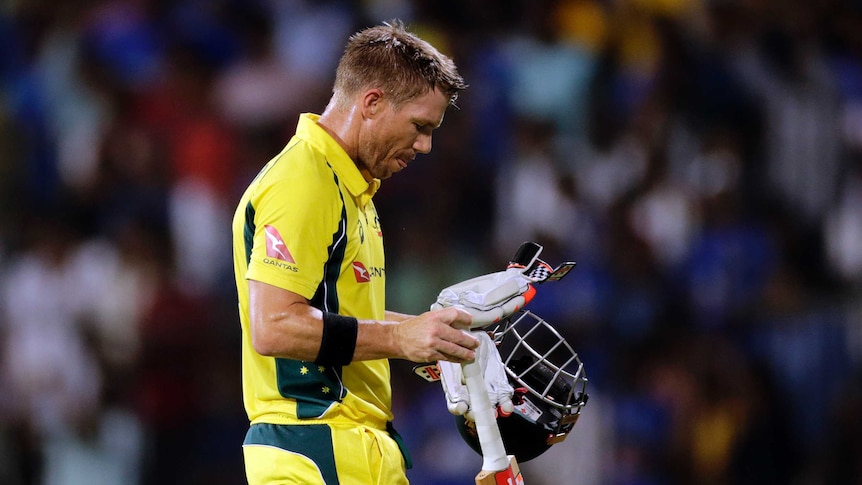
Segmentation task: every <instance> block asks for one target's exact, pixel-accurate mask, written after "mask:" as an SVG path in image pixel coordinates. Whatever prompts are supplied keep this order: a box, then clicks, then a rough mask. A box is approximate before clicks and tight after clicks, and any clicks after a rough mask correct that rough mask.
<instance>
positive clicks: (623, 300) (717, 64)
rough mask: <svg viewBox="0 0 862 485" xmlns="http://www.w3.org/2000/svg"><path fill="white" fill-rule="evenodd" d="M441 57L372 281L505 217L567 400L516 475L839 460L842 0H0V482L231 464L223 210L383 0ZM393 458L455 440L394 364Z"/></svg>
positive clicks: (846, 34)
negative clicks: (441, 101)
mask: <svg viewBox="0 0 862 485" xmlns="http://www.w3.org/2000/svg"><path fill="white" fill-rule="evenodd" d="M396 17H397V18H401V19H403V20H404V21H405V22H406V23H407V24H408V25H410V26H411V28H412V29H413V30H414V31H415V32H417V33H418V34H420V35H421V36H423V37H424V38H426V39H428V40H429V41H431V42H432V43H433V44H435V45H436V46H438V47H439V48H440V49H441V50H442V51H444V52H445V53H447V54H449V55H451V56H452V57H453V58H454V59H455V61H456V63H457V64H458V65H459V68H460V70H461V73H462V74H463V76H464V77H465V79H466V80H467V82H468V83H469V84H470V85H471V87H470V88H469V89H468V90H467V91H465V92H464V93H463V95H462V96H461V98H460V99H459V101H458V104H459V108H458V109H453V110H450V111H449V112H448V113H447V116H446V120H445V122H444V124H443V126H442V127H441V128H440V129H439V130H438V131H437V132H435V137H434V148H433V151H432V152H431V154H429V155H427V156H424V157H420V158H419V159H417V163H414V164H411V166H410V168H409V169H408V170H406V171H404V172H403V173H401V174H398V175H397V176H395V177H394V178H393V179H391V180H388V181H386V182H385V183H384V184H383V187H382V189H381V190H380V192H379V193H378V195H377V196H376V197H375V201H376V204H377V207H378V211H379V213H380V215H381V221H382V224H383V229H384V234H385V238H386V245H387V256H388V257H387V260H388V268H387V276H388V280H389V281H388V293H387V299H388V304H387V306H388V307H389V308H391V309H393V310H398V311H403V312H412V313H418V312H422V311H424V310H426V309H427V307H428V305H429V304H430V302H431V301H432V300H433V299H434V298H435V296H436V294H437V292H438V291H439V290H440V289H441V288H443V287H445V286H447V285H449V284H452V283H454V282H457V281H459V280H461V279H464V278H467V277H472V276H476V275H478V274H483V273H487V272H491V271H496V270H499V269H501V268H502V266H503V265H504V264H505V263H506V262H507V261H508V259H509V258H510V257H511V256H512V255H513V253H514V251H515V250H516V249H517V247H518V246H519V245H520V243H521V242H522V241H527V240H532V241H536V242H538V243H540V244H542V245H543V246H544V252H543V253H542V257H543V259H545V260H547V261H549V262H550V263H552V264H554V263H557V262H561V261H563V260H574V261H576V262H577V263H578V264H577V267H576V269H575V270H574V271H573V272H572V273H571V274H570V275H569V276H568V277H567V278H566V279H565V280H563V281H560V282H559V283H555V284H548V285H543V286H542V287H541V288H540V292H539V294H538V296H537V297H536V299H535V300H534V302H533V303H532V304H531V309H532V310H533V311H534V312H535V313H537V314H539V315H541V316H542V317H544V318H545V319H547V320H548V321H549V322H551V323H553V324H554V325H555V326H556V327H557V328H558V329H559V330H560V331H561V332H562V333H563V334H564V335H566V337H567V338H568V340H569V342H570V343H571V344H572V345H573V346H574V347H575V348H576V349H577V350H578V351H579V353H580V356H581V358H582V360H583V361H584V363H585V366H586V371H587V374H588V376H589V378H590V388H589V391H590V401H589V404H588V405H587V406H586V408H585V409H584V413H583V416H582V418H581V419H580V421H579V423H578V425H577V426H576V428H575V430H574V431H573V433H572V434H571V435H570V436H569V438H568V439H567V440H566V441H565V442H563V443H562V444H559V445H556V446H554V447H553V448H552V449H551V450H550V451H548V452H547V453H546V454H544V455H542V456H540V457H539V458H536V459H535V460H533V461H531V462H528V463H524V464H522V470H523V471H524V475H525V478H526V479H527V480H526V481H527V483H530V484H531V485H540V484H547V485H556V484H578V485H664V484H668V485H671V484H673V485H676V484H680V485H684V484H698V485H723V484H749V483H752V484H753V483H757V484H773V483H774V484H805V485H808V484H811V485H820V484H823V485H826V484H858V483H862V414H860V410H862V2H860V1H858V0H843V1H841V0H822V1H818V2H808V1H804V0H536V1H530V0H505V1H492V0H463V1H456V0H434V1H431V0H364V1H352V2H351V1H337V0H79V1H75V2H49V1H47V0H7V1H4V2H3V3H2V6H0V46H2V47H0V483H3V484H6V485H30V484H39V485H42V484H44V485H48V484H52V485H53V484H57V485H66V484H68V485H73V484H74V485H77V484H88V485H93V484H111V485H113V484H123V485H150V484H160V485H170V484H184V485H194V484H204V483H206V484H209V485H218V484H235V483H242V481H243V471H242V459H241V452H240V444H241V441H242V438H243V435H244V432H245V430H246V426H247V423H246V419H245V415H244V413H243V410H242V404H241V396H240V373H239V371H240V362H239V335H240V332H239V323H238V319H237V315H236V299H235V294H234V291H235V290H234V288H233V284H234V283H233V277H232V267H231V255H230V225H229V221H230V218H231V216H232V213H233V210H234V207H235V204H236V202H237V201H238V199H239V196H240V193H241V191H242V190H243V189H244V188H245V186H246V184H247V183H248V182H249V181H250V180H251V178H252V177H253V176H254V174H255V173H256V172H257V171H258V170H259V169H260V167H262V166H263V164H264V163H266V162H267V161H268V160H269V159H270V158H271V157H272V156H273V155H275V154H276V153H277V152H278V151H279V150H280V149H281V147H282V146H283V145H284V143H286V141H287V139H288V138H289V136H290V135H291V134H292V131H293V128H294V127H295V124H296V120H297V117H298V115H299V113H302V112H307V111H311V112H317V113H319V112H320V111H321V110H322V109H323V107H324V106H325V104H326V102H327V100H328V98H329V94H330V89H331V85H332V81H333V77H334V67H335V65H336V63H337V60H338V57H339V56H340V54H341V49H342V47H343V45H344V42H345V40H346V38H347V36H348V35H350V34H351V33H352V32H354V31H356V30H358V29H359V28H362V27H365V26H368V25H372V24H376V23H379V22H380V21H383V20H387V19H390V18H396ZM393 381H394V384H393V386H394V394H395V396H394V399H395V406H396V413H397V414H396V422H395V425H396V427H397V428H399V431H401V433H402V435H404V438H405V440H406V441H407V444H408V446H409V448H410V449H411V450H412V454H413V458H414V462H415V467H414V468H413V469H412V470H410V471H409V472H408V476H409V477H410V479H411V481H412V483H414V484H415V485H443V484H453V483H472V477H473V476H474V475H475V473H476V472H477V470H478V468H479V466H480V465H481V459H480V458H479V457H478V456H477V455H475V454H473V452H472V451H470V450H469V449H468V448H467V447H466V444H464V443H463V441H462V440H461V438H460V437H459V436H458V434H457V432H456V429H455V426H454V421H453V420H452V418H451V416H450V415H448V413H447V411H446V406H445V404H444V401H443V395H442V392H441V390H440V389H439V386H437V385H434V384H428V383H425V382H424V381H422V380H420V379H419V378H418V377H416V376H414V375H412V372H411V365H410V364H409V363H406V362H400V361H394V362H393Z"/></svg>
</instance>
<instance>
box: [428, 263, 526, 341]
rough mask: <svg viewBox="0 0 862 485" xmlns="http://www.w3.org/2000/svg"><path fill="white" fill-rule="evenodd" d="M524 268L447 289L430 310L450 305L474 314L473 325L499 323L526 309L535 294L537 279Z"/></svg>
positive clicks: (484, 325)
mask: <svg viewBox="0 0 862 485" xmlns="http://www.w3.org/2000/svg"><path fill="white" fill-rule="evenodd" d="M524 271H525V269H524V268H522V267H511V268H509V269H507V270H506V271H498V272H496V273H491V274H486V275H482V276H477V277H475V278H471V279H469V280H466V281H462V282H460V283H457V284H454V285H452V286H449V287H447V288H444V289H443V291H441V292H440V294H439V295H438V296H437V301H435V302H434V303H433V304H432V305H431V310H439V309H441V308H447V307H450V306H456V307H459V308H463V309H464V310H466V311H467V312H468V313H470V315H471V316H472V317H473V324H472V325H471V326H470V328H481V327H486V326H488V325H490V324H492V323H496V322H499V321H500V320H501V319H503V318H506V317H508V316H509V315H511V314H513V313H515V312H516V311H518V310H520V309H521V308H523V307H524V305H526V304H527V303H529V302H530V300H531V299H532V298H533V295H534V294H535V289H534V288H533V287H532V285H531V283H533V282H534V281H536V280H535V279H534V278H531V277H529V276H528V275H526V274H524Z"/></svg>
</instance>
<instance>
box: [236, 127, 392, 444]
mask: <svg viewBox="0 0 862 485" xmlns="http://www.w3.org/2000/svg"><path fill="white" fill-rule="evenodd" d="M318 118H319V116H318V115H314V114H310V113H306V114H303V115H301V116H300V119H299V123H298V125H297V130H296V134H295V135H294V136H293V138H291V140H290V141H289V142H288V144H287V146H285V148H284V150H282V152H281V153H279V154H278V155H277V156H276V157H275V158H273V159H272V160H270V162H269V163H267V165H266V166H265V167H264V168H263V169H262V170H261V171H260V173H259V174H258V175H257V177H256V178H255V179H254V180H253V181H252V183H251V185H250V186H249V187H248V189H247V190H246V192H245V194H244V195H243V196H242V199H241V200H240V202H239V206H238V207H237V210H236V213H235V215H234V218H233V253H234V271H235V277H236V286H237V292H238V296H239V315H240V323H241V326H242V375H243V400H244V403H245V409H246V412H247V413H248V417H249V419H250V420H251V422H252V423H273V424H292V423H297V422H303V423H310V422H314V423H321V422H324V423H325V422H331V423H334V422H358V423H363V424H365V425H372V426H375V427H383V426H385V423H386V422H387V421H390V420H391V419H392V412H391V388H390V381H389V377H390V375H389V361H388V360H386V359H381V360H371V361H361V362H353V363H351V364H350V365H347V366H328V367H324V366H318V365H317V364H315V363H313V362H303V361H296V360H289V359H280V358H273V357H265V356H262V355H260V354H258V353H257V352H255V350H254V348H253V347H252V345H251V335H250V331H249V301H248V300H249V295H248V283H247V281H246V280H247V279H253V280H257V281H262V282H265V283H268V284H271V285H274V286H277V287H280V288H283V289H286V290H290V291H292V292H294V293H297V294H300V295H302V296H304V297H305V298H307V299H308V300H309V301H310V303H311V305H313V306H315V307H317V308H319V309H320V310H324V311H328V312H334V313H338V314H341V315H346V316H352V317H356V318H359V319H376V320H382V319H383V318H384V315H385V308H386V306H385V301H384V298H385V281H386V269H385V268H386V267H385V264H384V256H383V233H382V231H381V229H380V223H379V220H378V218H377V211H376V209H375V208H374V204H373V203H372V201H371V197H372V196H373V195H374V193H375V192H376V191H377V189H378V188H379V186H380V181H379V180H376V179H375V180H372V181H370V182H369V181H367V180H366V179H365V178H364V177H363V175H362V174H361V173H360V171H359V169H358V168H357V167H356V165H355V164H354V162H353V160H351V159H350V157H348V155H347V153H346V152H345V151H344V150H343V149H342V148H341V146H340V145H338V143H337V142H336V141H335V140H334V139H333V138H332V137H331V136H329V134H328V133H326V131H324V130H323V129H322V128H321V127H320V126H319V125H318V124H317V120H318Z"/></svg>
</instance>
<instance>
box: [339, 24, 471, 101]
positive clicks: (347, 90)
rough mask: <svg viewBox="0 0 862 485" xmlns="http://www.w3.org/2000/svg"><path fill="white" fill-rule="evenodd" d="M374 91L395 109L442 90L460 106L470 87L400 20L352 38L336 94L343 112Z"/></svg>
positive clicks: (446, 59)
mask: <svg viewBox="0 0 862 485" xmlns="http://www.w3.org/2000/svg"><path fill="white" fill-rule="evenodd" d="M371 87H378V88H380V89H381V90H382V91H383V92H384V94H386V95H387V96H390V102H391V103H392V104H393V105H395V106H398V105H401V104H403V103H406V102H408V101H410V100H412V99H414V98H416V97H418V96H421V95H422V94H424V93H426V92H427V91H429V90H431V89H434V88H435V87H436V88H437V89H439V90H440V91H441V92H443V94H445V95H446V96H448V97H449V104H450V105H452V106H454V105H455V100H457V99H458V93H459V92H460V91H461V90H463V89H466V88H467V85H466V84H465V83H464V79H462V78H461V75H460V74H458V69H457V68H456V67H455V63H454V62H453V61H452V59H450V58H449V57H447V56H445V55H443V54H441V53H440V52H439V51H438V50H437V49H436V48H435V47H434V46H432V45H431V44H429V43H428V42H426V41H425V40H422V39H420V38H419V37H417V36H416V35H415V34H413V33H411V32H408V31H407V30H406V28H405V27H404V24H403V23H402V22H401V21H400V20H397V19H395V20H390V21H388V22H384V23H383V24H382V25H378V26H376V27H370V28H367V29H365V30H361V31H359V32H357V33H355V34H353V35H352V36H351V37H350V39H349V40H348V42H347V46H346V47H345V49H344V54H343V55H342V56H341V60H340V61H339V63H338V69H337V71H336V74H335V85H334V87H333V89H332V91H333V95H334V96H335V98H336V102H337V103H338V104H339V105H342V106H343V105H344V103H347V99H348V98H349V97H350V96H352V95H353V94H356V93H358V92H360V91H361V90H363V89H368V88H371Z"/></svg>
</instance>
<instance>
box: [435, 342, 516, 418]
mask: <svg viewBox="0 0 862 485" xmlns="http://www.w3.org/2000/svg"><path fill="white" fill-rule="evenodd" d="M471 335H473V336H474V337H476V338H478V339H479V347H478V348H477V349H476V359H475V362H477V363H478V364H479V366H480V367H481V369H482V375H483V376H484V378H485V388H486V389H487V391H488V400H490V401H491V405H492V406H494V407H495V408H497V409H498V410H499V412H500V414H502V415H503V416H508V415H510V414H512V411H514V409H515V406H514V404H512V394H513V393H514V391H515V390H514V389H513V388H512V385H511V384H509V379H508V377H507V376H506V367H505V366H504V365H503V361H502V359H500V353H499V352H498V351H497V346H496V345H495V344H494V341H493V340H491V337H490V336H489V335H488V334H487V333H486V332H481V331H480V332H472V333H471ZM437 366H438V368H439V369H440V380H441V382H442V384H443V392H444V393H445V394H446V406H447V407H448V408H449V412H450V413H452V414H455V415H463V416H464V417H465V418H467V419H469V420H470V421H473V420H474V419H473V410H472V409H471V407H470V393H469V392H468V391H467V385H466V383H465V382H464V375H463V373H462V372H461V364H456V363H454V362H447V361H443V360H441V361H439V362H437Z"/></svg>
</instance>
